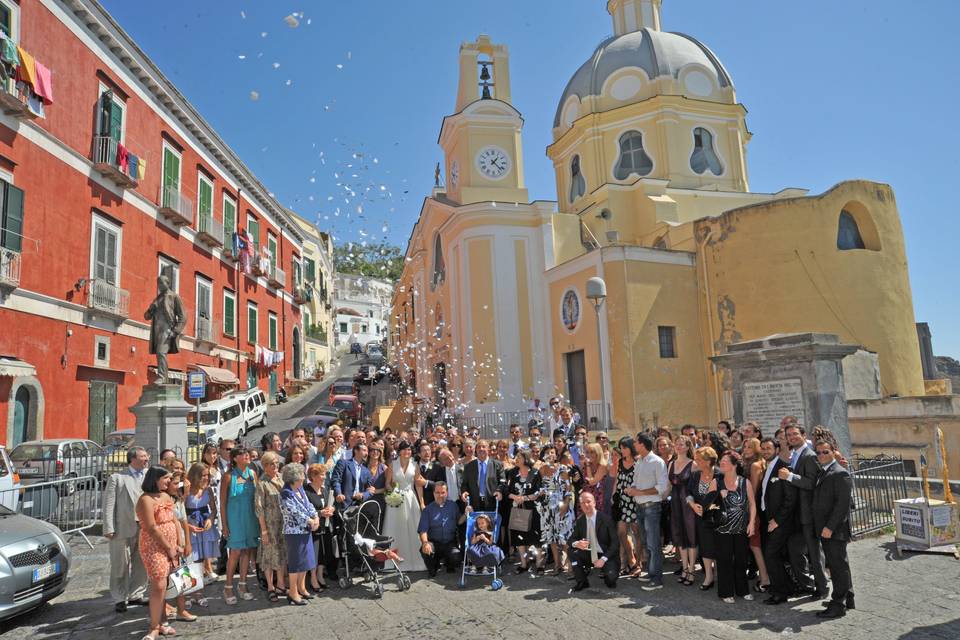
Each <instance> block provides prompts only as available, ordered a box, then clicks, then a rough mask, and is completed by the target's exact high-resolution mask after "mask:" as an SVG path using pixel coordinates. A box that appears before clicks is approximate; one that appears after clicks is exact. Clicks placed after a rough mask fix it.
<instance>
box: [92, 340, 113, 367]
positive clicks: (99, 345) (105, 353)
mask: <svg viewBox="0 0 960 640" xmlns="http://www.w3.org/2000/svg"><path fill="white" fill-rule="evenodd" d="M93 364H94V365H95V366H98V367H109V366H110V336H94V338H93Z"/></svg>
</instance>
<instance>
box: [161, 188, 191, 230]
mask: <svg viewBox="0 0 960 640" xmlns="http://www.w3.org/2000/svg"><path fill="white" fill-rule="evenodd" d="M157 211H158V213H159V214H160V215H161V216H163V217H164V218H166V219H167V220H169V221H170V222H172V223H173V224H176V225H181V226H182V225H188V224H190V223H191V222H193V201H192V200H191V199H190V198H188V197H187V196H185V195H183V194H182V193H180V189H179V187H175V186H173V185H167V186H166V187H163V190H162V191H161V192H160V208H159V209H158V210H157Z"/></svg>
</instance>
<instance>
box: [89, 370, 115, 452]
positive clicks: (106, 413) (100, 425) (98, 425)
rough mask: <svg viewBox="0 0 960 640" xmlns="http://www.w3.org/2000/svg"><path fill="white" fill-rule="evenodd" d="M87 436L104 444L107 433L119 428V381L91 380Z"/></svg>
mask: <svg viewBox="0 0 960 640" xmlns="http://www.w3.org/2000/svg"><path fill="white" fill-rule="evenodd" d="M89 385H90V411H89V417H88V418H87V438H89V439H90V440H93V441H94V442H96V443H98V444H103V443H104V442H105V441H106V439H107V434H108V433H110V432H112V431H114V430H116V428H117V383H116V382H106V381H104V380H91V381H90V382H89Z"/></svg>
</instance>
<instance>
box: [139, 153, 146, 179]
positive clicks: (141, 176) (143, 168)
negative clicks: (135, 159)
mask: <svg viewBox="0 0 960 640" xmlns="http://www.w3.org/2000/svg"><path fill="white" fill-rule="evenodd" d="M146 176H147V161H146V160H144V159H143V158H140V162H139V163H138V164H137V180H143V179H144V178H145V177H146Z"/></svg>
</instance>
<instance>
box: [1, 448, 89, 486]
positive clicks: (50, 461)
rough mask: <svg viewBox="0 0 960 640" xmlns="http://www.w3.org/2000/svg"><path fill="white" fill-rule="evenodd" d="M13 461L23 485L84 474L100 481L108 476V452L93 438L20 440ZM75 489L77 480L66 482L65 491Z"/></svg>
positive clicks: (14, 450) (12, 454) (11, 456)
mask: <svg viewBox="0 0 960 640" xmlns="http://www.w3.org/2000/svg"><path fill="white" fill-rule="evenodd" d="M10 460H12V461H13V466H14V467H15V468H16V470H17V473H18V474H19V475H20V482H21V483H22V484H23V485H24V486H27V485H31V484H35V483H38V482H50V481H53V480H63V479H69V478H81V477H84V476H93V477H95V478H96V479H97V481H99V482H100V483H101V484H102V481H103V480H104V479H105V478H104V477H103V476H104V466H105V463H106V455H105V454H104V452H103V448H102V447H101V446H100V445H99V444H97V443H96V442H93V441H92V440H81V439H74V438H57V439H52V438H51V439H47V440H30V441H28V442H21V443H20V444H18V445H17V446H16V447H14V448H13V449H12V450H11V451H10ZM91 484H93V483H91ZM91 488H92V487H91ZM76 489H77V484H76V483H66V484H64V487H63V489H62V491H63V493H64V494H65V495H67V494H72V493H73V492H74V491H76Z"/></svg>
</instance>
